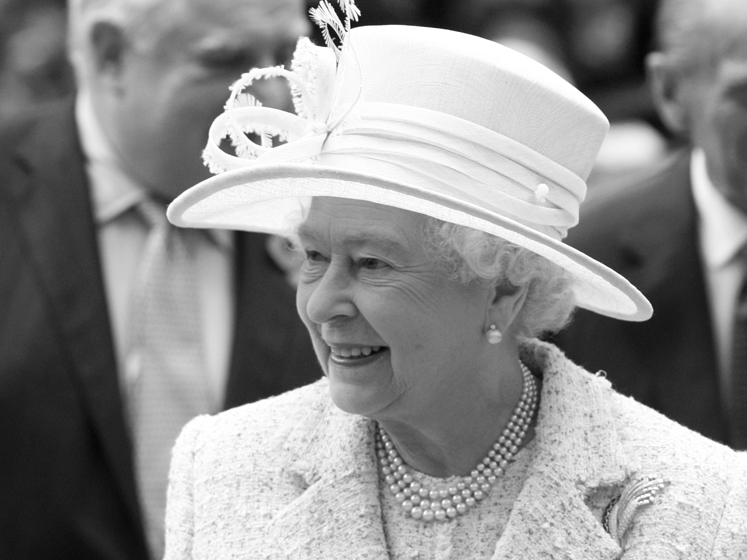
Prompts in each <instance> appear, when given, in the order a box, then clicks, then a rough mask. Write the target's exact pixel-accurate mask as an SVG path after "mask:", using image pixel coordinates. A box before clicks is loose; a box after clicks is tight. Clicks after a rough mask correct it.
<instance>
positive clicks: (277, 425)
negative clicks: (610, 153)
mask: <svg viewBox="0 0 747 560" xmlns="http://www.w3.org/2000/svg"><path fill="white" fill-rule="evenodd" d="M341 5H342V7H343V10H344V11H345V12H346V16H347V18H346V19H347V21H345V22H344V23H343V22H339V21H335V17H334V16H333V12H332V11H331V9H329V6H328V5H323V6H322V9H321V10H319V11H316V12H314V15H315V18H316V19H317V20H318V22H320V23H321V24H322V27H323V29H324V31H325V37H326V38H327V43H328V44H327V47H314V46H312V45H311V44H310V43H308V42H307V41H303V40H302V41H301V42H300V43H299V48H298V50H297V52H296V56H295V60H294V66H293V71H292V72H290V71H286V70H284V69H278V68H274V69H264V70H253V71H252V72H249V73H248V74H246V75H245V76H244V77H243V78H242V80H240V82H238V83H237V84H236V85H235V87H234V89H233V93H232V95H231V98H230V99H229V102H228V104H227V107H226V113H225V114H224V115H223V116H222V117H220V118H219V119H217V120H216V122H215V123H214V126H213V128H212V130H211V134H210V141H209V144H208V148H207V150H206V160H207V161H208V162H209V163H210V165H211V166H212V167H213V170H214V171H215V172H216V173H217V175H216V176H215V177H213V178H211V179H210V180H208V181H206V182H205V183H203V184H201V185H199V186H197V187H195V188H194V189H191V190H190V191H188V192H187V193H185V194H184V195H183V196H182V197H180V198H179V199H177V201H176V202H174V204H173V205H172V206H171V208H170V209H169V217H170V219H171V220H172V221H173V222H174V223H176V224H177V225H183V226H195V227H211V228H212V227H224V228H242V229H250V230H259V231H265V232H273V233H286V234H289V233H292V235H293V236H294V237H295V239H296V243H297V245H298V246H299V247H300V249H301V250H302V251H303V253H304V254H305V260H304V262H303V265H302V267H301V272H300V278H299V286H298V297H297V303H298V312H299V313H300V315H301V317H302V319H303V321H304V322H305V324H306V326H307V327H308V330H309V334H310V336H311V338H312V340H313V343H314V346H315V349H316V353H317V355H318V358H319V361H320V363H321V365H322V368H323V370H324V374H325V376H324V378H323V379H322V380H320V381H318V382H317V383H314V384H312V385H310V386H307V387H305V388H302V389H299V390H296V391H293V392H290V393H287V394H285V395H282V396H280V397H276V398H272V399H268V400H265V401H262V402H259V403H255V404H252V405H249V406H245V407H241V408H237V409H234V410H232V411H228V412H225V413H222V414H219V415H218V416H214V417H207V416H203V417H199V418H197V419H195V420H194V421H193V422H192V423H190V424H189V425H188V426H187V427H186V428H185V430H184V431H183V433H182V435H181V437H180V439H179V441H178V443H177V445H176V447H175V450H174V456H173V461H172V472H171V487H170V493H169V506H168V514H167V555H166V557H167V558H168V559H169V560H177V559H186V558H195V559H197V558H200V559H202V558H205V559H207V558H210V559H216V558H298V559H301V558H304V559H308V558H318V559H328V560H329V559H354V558H360V559H364V558H365V559H374V558H376V559H379V558H381V559H384V558H398V559H399V558H402V559H405V558H407V559H410V558H422V559H445V558H453V559H460V558H470V559H479V558H494V559H499V558H500V559H516V558H569V559H571V558H572V559H575V560H579V559H584V558H588V559H594V560H599V559H612V558H626V559H649V560H650V559H654V558H655V559H659V560H661V559H668V558H685V557H686V558H691V559H695V558H703V559H705V558H737V557H742V556H740V555H747V528H746V527H745V524H746V523H747V510H746V509H745V505H744V504H745V503H747V501H746V500H747V490H746V487H745V478H744V475H745V472H746V471H745V461H744V458H742V457H740V456H739V455H737V454H736V453H734V452H733V451H731V450H729V449H728V448H726V447H723V446H721V445H718V444H716V443H714V442H711V441H709V440H706V439H704V438H702V437H700V436H698V435H696V434H695V433H692V432H690V431H687V430H686V429H684V428H682V427H680V426H678V425H676V424H674V423H673V422H671V421H668V420H667V419H665V418H664V417H662V416H660V415H659V414H657V413H656V412H654V411H652V410H650V409H647V408H645V407H643V406H641V405H639V404H638V403H636V402H634V401H632V400H630V399H627V398H625V397H623V396H621V395H619V394H618V393H616V392H615V391H614V390H613V389H612V388H611V387H610V384H609V383H608V382H607V381H606V380H605V379H604V377H603V376H600V375H594V374H590V373H588V372H586V371H584V370H583V369H581V368H579V367H578V366H576V365H574V364H573V363H571V362H569V361H568V360H567V359H566V358H565V357H564V356H563V354H562V353H561V352H560V351H558V350H557V349H556V348H554V347H553V346H551V345H549V344H546V343H543V342H540V341H539V340H537V339H536V338H535V337H537V336H538V335H540V334H541V333H544V332H548V331H553V330H557V329H559V328H561V327H562V326H563V325H564V324H565V323H566V322H567V321H568V319H569V316H570V314H571V313H572V310H573V309H574V307H575V306H583V307H585V308H588V309H592V310H594V311H596V312H599V313H603V314H606V315H610V316H613V317H617V318H620V319H627V320H633V321H638V320H645V319H646V318H648V317H649V316H650V314H651V309H650V306H649V304H648V302H647V301H646V300H645V299H644V298H643V297H642V296H641V295H640V294H639V292H637V291H636V290H635V288H633V287H632V286H631V285H629V284H628V283H627V282H626V281H625V280H623V279H622V278H621V277H619V276H618V275H616V274H615V273H613V272H612V271H610V270H608V269H606V268H605V267H603V266H601V265H600V264H598V263H596V262H594V261H592V260H590V259H588V258H587V257H585V256H584V255H583V254H580V253H578V252H576V251H574V250H573V249H571V248H569V247H567V246H565V245H564V244H563V243H562V242H561V239H562V237H563V236H564V235H565V232H566V230H567V229H568V227H570V226H572V225H573V224H574V223H575V222H576V221H577V215H578V207H579V203H580V201H581V200H582V199H583V196H584V192H585V184H584V178H585V177H586V176H587V174H588V173H589V171H590V168H591V166H592V162H593V160H594V157H595V155H596V152H597V150H598V148H599V145H600V143H601V141H602V139H603V137H604V134H605V132H606V128H607V122H606V120H605V118H604V116H603V115H602V114H601V113H600V112H599V111H598V109H597V108H596V107H595V106H593V105H592V104H591V103H590V102H589V101H588V100H587V99H586V98H585V97H584V96H582V95H581V94H580V93H579V92H578V91H576V90H575V89H574V88H573V87H572V86H570V85H569V84H567V83H566V82H564V81H563V80H562V79H560V78H559V77H557V76H556V75H554V74H553V73H551V72H550V71H548V70H546V69H545V68H543V67H542V66H540V65H538V64H536V63H533V62H532V61H531V60H528V59H526V58H524V57H522V56H521V55H519V54H517V53H515V52H513V51H510V50H508V49H506V48H503V47H501V46H499V45H497V44H494V43H491V42H488V41H485V40H482V39H477V38H475V37H470V36H465V35H461V34H457V33H453V32H449V31H444V30H435V29H424V28H411V27H398V26H391V27H389V26H387V27H357V28H355V29H353V30H352V31H351V30H350V29H349V19H355V17H356V16H357V13H356V11H355V7H354V6H353V5H352V2H349V1H347V2H341ZM330 31H335V32H337V33H338V34H339V35H340V36H341V37H340V39H341V40H340V41H339V43H341V45H338V43H337V42H335V41H334V40H333V38H332V37H331V34H330ZM277 76H283V77H285V78H287V79H288V80H289V81H290V83H291V86H292V88H293V91H294V97H295V100H296V107H297V112H298V115H297V116H296V115H291V114H287V113H281V112H277V111H273V110H270V109H266V108H263V107H259V106H257V105H256V104H254V103H253V102H252V101H251V99H250V98H248V97H247V95H246V94H245V93H242V92H243V90H244V88H245V87H246V86H248V85H250V84H251V83H252V82H253V81H254V80H255V79H260V78H267V77H277ZM249 132H254V133H258V135H259V136H260V137H262V138H263V142H262V144H261V145H257V144H254V143H252V142H250V140H249V139H248V136H247V135H246V133H249ZM270 135H277V136H280V137H282V138H283V139H285V140H287V142H286V143H284V144H282V145H280V146H275V147H273V146H272V144H271V142H270V141H269V140H268V137H269V136H270ZM226 136H228V137H230V138H231V139H232V140H233V143H234V145H235V146H236V154H238V155H232V154H230V153H226V152H223V151H222V150H221V149H220V146H221V140H222V139H224V138H225V137H226ZM289 228H292V230H293V231H292V232H289ZM683 303H684V302H683ZM287 351H288V352H292V351H293V348H288V349H287ZM309 367H313V366H312V364H309Z"/></svg>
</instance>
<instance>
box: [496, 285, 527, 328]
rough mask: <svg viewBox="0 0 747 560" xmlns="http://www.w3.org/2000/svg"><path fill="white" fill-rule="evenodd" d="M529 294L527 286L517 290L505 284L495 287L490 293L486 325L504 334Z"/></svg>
mask: <svg viewBox="0 0 747 560" xmlns="http://www.w3.org/2000/svg"><path fill="white" fill-rule="evenodd" d="M528 292H529V285H528V284H525V285H524V286H521V287H519V288H517V287H516V286H513V285H511V284H509V283H507V282H503V283H501V284H499V285H497V286H495V287H494V288H493V289H492V290H491V292H490V296H491V301H490V302H489V309H488V324H489V325H495V326H496V328H497V329H498V330H499V331H501V332H502V333H504V334H505V333H506V331H508V330H509V329H510V328H511V325H512V324H513V323H514V321H515V320H516V317H517V316H518V315H519V312H520V311H521V308H522V307H523V306H524V302H525V301H526V298H527V293H528Z"/></svg>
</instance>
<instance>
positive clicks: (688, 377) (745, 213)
mask: <svg viewBox="0 0 747 560" xmlns="http://www.w3.org/2000/svg"><path fill="white" fill-rule="evenodd" d="M658 39H659V50H658V51H657V52H654V53H651V54H650V55H649V56H648V59H647V65H648V72H649V78H650V81H651V85H652V87H653V92H654V97H655V102H656V104H657V107H658V110H659V113H660V115H661V118H662V120H663V121H664V122H665V123H666V124H667V125H668V126H669V127H670V128H671V130H672V131H673V132H675V133H676V134H677V135H678V136H679V137H681V138H682V139H684V140H685V142H686V145H685V147H684V148H682V149H680V150H679V151H677V152H676V153H675V154H674V155H673V156H672V157H671V158H670V159H668V160H667V161H666V162H665V163H664V164H662V165H660V166H657V168H656V169H654V170H651V171H649V172H647V173H646V174H645V175H642V176H641V177H639V178H638V179H636V180H635V181H631V182H630V184H629V185H627V187H626V188H624V189H622V192H620V193H619V194H617V195H612V196H611V197H610V198H609V199H605V200H600V201H599V202H598V204H596V205H595V206H594V207H590V208H586V209H585V214H584V219H583V221H582V225H581V226H580V227H577V228H574V229H573V230H572V232H571V234H570V235H569V237H568V239H567V241H568V242H569V243H570V244H571V245H575V246H576V247H577V248H579V249H580V250H581V251H583V252H585V253H587V254H589V255H590V256H592V257H593V258H595V259H598V260H600V261H602V262H603V263H605V264H607V265H608V266H611V267H612V268H614V269H616V270H617V271H618V272H621V273H622V274H623V275H624V276H626V277H627V278H628V279H629V280H630V281H631V282H632V283H633V284H635V285H636V286H637V287H638V288H640V289H641V291H642V292H643V293H644V294H645V295H646V297H647V298H648V299H649V300H650V301H651V303H652V304H653V306H654V316H653V318H652V319H651V320H650V321H648V322H646V323H643V324H633V323H632V324H628V325H622V324H619V323H617V322H615V321H611V320H609V321H608V320H605V319H596V318H595V317H593V314H592V313H586V312H579V313H578V315H577V316H576V318H575V319H574V322H573V323H572V325H571V326H570V328H569V329H567V330H566V331H564V332H563V333H562V334H561V340H560V342H561V345H562V346H564V348H565V349H566V350H567V352H568V354H569V356H570V357H571V358H572V359H574V360H575V361H577V362H579V363H580V364H582V365H583V366H585V367H587V368H588V369H592V370H594V369H604V370H605V371H606V372H607V373H608V375H609V378H610V380H611V381H612V383H613V384H614V385H615V386H616V387H617V388H618V389H619V390H621V391H622V392H624V393H628V394H630V395H632V396H633V397H635V398H636V399H637V400H639V401H642V402H643V403H645V404H648V405H650V406H652V407H654V408H656V409H658V410H660V411H661V412H663V413H664V414H666V415H667V416H669V417H671V418H673V419H674V420H677V421H679V422H681V423H682V424H684V425H686V426H688V427H690V428H692V429H694V430H697V431H699V432H701V433H703V434H704V435H706V436H709V437H711V438H713V439H716V440H718V441H721V442H726V443H728V444H730V445H732V446H734V447H736V448H737V449H746V448H747V361H746V360H747V326H745V325H746V321H747V289H745V287H744V282H745V270H746V269H747V267H746V266H745V265H746V264H747V256H746V255H747V251H745V244H746V243H747V3H746V2H744V1H743V0H724V1H721V2H711V1H709V0H663V2H662V6H661V11H660V13H659V18H658ZM592 340H593V341H594V342H593V343H592V342H591V341H592ZM605 340H606V341H608V342H607V343H603V342H602V343H600V341H605Z"/></svg>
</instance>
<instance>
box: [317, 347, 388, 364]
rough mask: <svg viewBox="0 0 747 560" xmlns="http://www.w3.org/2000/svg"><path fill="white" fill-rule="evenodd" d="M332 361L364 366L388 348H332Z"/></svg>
mask: <svg viewBox="0 0 747 560" xmlns="http://www.w3.org/2000/svg"><path fill="white" fill-rule="evenodd" d="M329 350H330V360H331V361H333V362H335V363H337V364H342V365H353V364H362V363H363V362H369V361H371V360H372V359H374V358H375V357H378V356H377V355H378V354H379V353H381V352H383V351H384V350H387V347H386V346H347V347H345V348H339V347H338V348H333V347H330V349H329Z"/></svg>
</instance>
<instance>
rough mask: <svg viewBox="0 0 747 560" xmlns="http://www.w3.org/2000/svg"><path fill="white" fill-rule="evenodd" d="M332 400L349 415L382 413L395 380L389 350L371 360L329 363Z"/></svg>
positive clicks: (347, 360)
mask: <svg viewBox="0 0 747 560" xmlns="http://www.w3.org/2000/svg"><path fill="white" fill-rule="evenodd" d="M327 377H328V378H329V387H330V396H331V398H332V402H334V403H335V405H336V406H337V407H338V408H339V409H341V410H343V411H345V412H348V413H351V414H361V415H364V416H366V415H368V413H370V412H373V411H375V410H377V409H379V408H380V407H381V406H382V404H383V403H381V402H379V401H380V400H381V399H382V397H383V396H385V395H387V394H390V392H389V391H388V390H387V387H388V385H389V383H391V380H392V372H391V366H390V362H389V349H384V350H381V351H380V352H378V353H376V354H372V355H370V356H366V357H361V358H355V359H344V358H343V359H340V358H339V357H333V356H330V358H329V359H328V360H327Z"/></svg>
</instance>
